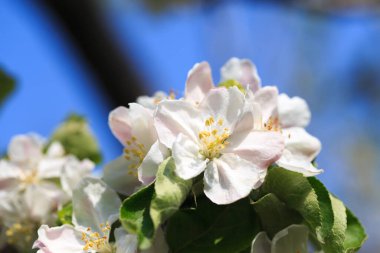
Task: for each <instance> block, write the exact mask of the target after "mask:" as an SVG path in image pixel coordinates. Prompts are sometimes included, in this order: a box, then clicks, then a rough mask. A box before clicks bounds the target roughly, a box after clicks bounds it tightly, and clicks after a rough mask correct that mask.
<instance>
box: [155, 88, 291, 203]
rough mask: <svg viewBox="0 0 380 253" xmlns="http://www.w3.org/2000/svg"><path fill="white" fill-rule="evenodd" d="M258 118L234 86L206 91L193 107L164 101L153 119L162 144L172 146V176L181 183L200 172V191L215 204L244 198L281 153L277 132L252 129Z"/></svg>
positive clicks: (255, 107) (260, 180)
mask: <svg viewBox="0 0 380 253" xmlns="http://www.w3.org/2000/svg"><path fill="white" fill-rule="evenodd" d="M257 115H260V111H259V108H258V107H257V106H255V105H252V106H248V105H247V104H246V100H245V97H244V95H243V94H242V93H241V92H240V91H239V89H238V88H236V87H232V88H229V89H226V88H218V89H212V90H211V91H209V92H208V94H207V96H206V97H205V99H204V100H203V101H202V103H201V104H200V105H199V107H198V106H194V105H193V104H191V103H188V102H186V101H163V102H161V103H160V104H159V105H158V107H157V111H156V115H155V122H154V124H155V126H156V129H157V133H158V138H159V140H160V142H161V143H162V144H164V145H165V146H166V147H168V148H172V155H173V158H174V160H175V163H176V173H177V174H178V176H180V177H181V178H183V179H190V178H194V177H196V176H198V175H199V174H201V173H202V172H203V171H204V192H205V194H206V195H207V196H208V197H209V198H210V199H211V200H212V201H213V202H214V203H217V204H228V203H232V202H234V201H236V200H238V199H241V198H244V197H246V196H247V195H248V194H249V193H250V191H251V190H252V189H253V188H257V187H258V186H259V185H260V183H261V182H262V177H263V174H264V175H265V173H266V169H267V168H268V166H269V165H270V164H272V163H273V162H275V161H276V160H277V159H278V158H279V157H280V155H281V153H282V149H283V145H284V143H283V138H282V136H281V134H280V133H279V132H276V131H265V130H263V129H259V130H257V129H255V128H254V125H255V124H254V121H255V120H257Z"/></svg>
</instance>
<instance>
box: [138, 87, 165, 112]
mask: <svg viewBox="0 0 380 253" xmlns="http://www.w3.org/2000/svg"><path fill="white" fill-rule="evenodd" d="M167 97H168V94H166V93H165V92H163V91H157V92H156V93H154V95H153V96H152V97H149V96H139V97H138V98H137V99H136V101H137V103H138V104H140V105H142V106H144V107H145V108H148V109H152V110H154V109H155V108H156V106H157V104H158V103H159V102H161V101H163V100H165V99H167Z"/></svg>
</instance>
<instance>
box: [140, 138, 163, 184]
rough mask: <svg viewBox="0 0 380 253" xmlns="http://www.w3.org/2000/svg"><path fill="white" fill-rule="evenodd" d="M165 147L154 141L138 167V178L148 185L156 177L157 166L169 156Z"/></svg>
mask: <svg viewBox="0 0 380 253" xmlns="http://www.w3.org/2000/svg"><path fill="white" fill-rule="evenodd" d="M169 154H170V152H169V150H168V148H167V147H165V146H164V145H162V144H161V143H159V142H158V141H156V142H155V143H154V144H153V145H152V147H150V150H149V152H148V153H147V154H146V156H145V158H144V160H143V161H142V163H141V165H140V167H139V168H138V178H139V180H140V181H141V182H142V183H143V184H145V185H148V184H150V183H151V182H153V181H154V180H155V179H156V173H157V170H158V166H159V165H160V164H161V163H162V162H163V161H164V160H165V159H166V158H167V157H168V156H169Z"/></svg>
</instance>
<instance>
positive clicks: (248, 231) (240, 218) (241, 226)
mask: <svg viewBox="0 0 380 253" xmlns="http://www.w3.org/2000/svg"><path fill="white" fill-rule="evenodd" d="M259 229H260V226H259V221H258V220H257V216H256V215H255V212H254V210H253V207H252V205H250V203H249V199H248V198H245V199H242V200H240V201H237V202H235V203H233V204H230V205H216V204H214V203H212V202H211V201H210V200H209V199H208V198H206V197H200V198H199V199H198V205H197V207H196V208H191V209H183V210H180V211H178V212H177V213H176V214H174V215H173V216H172V217H171V218H170V219H169V223H168V226H167V232H166V236H167V237H166V238H167V241H168V244H169V247H170V249H171V251H170V252H172V253H193V252H197V253H239V252H245V251H246V250H247V248H249V247H250V245H251V242H252V240H253V238H254V237H255V235H256V234H257V233H258V232H259Z"/></svg>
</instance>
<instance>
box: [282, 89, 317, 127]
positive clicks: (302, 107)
mask: <svg viewBox="0 0 380 253" xmlns="http://www.w3.org/2000/svg"><path fill="white" fill-rule="evenodd" d="M278 114H279V117H280V123H281V126H282V127H283V128H287V127H305V126H307V125H308V124H309V122H310V118H311V113H310V110H309V107H308V105H307V103H306V101H305V100H303V99H302V98H300V97H292V98H289V97H288V95H286V94H284V93H283V94H280V96H279V97H278Z"/></svg>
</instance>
